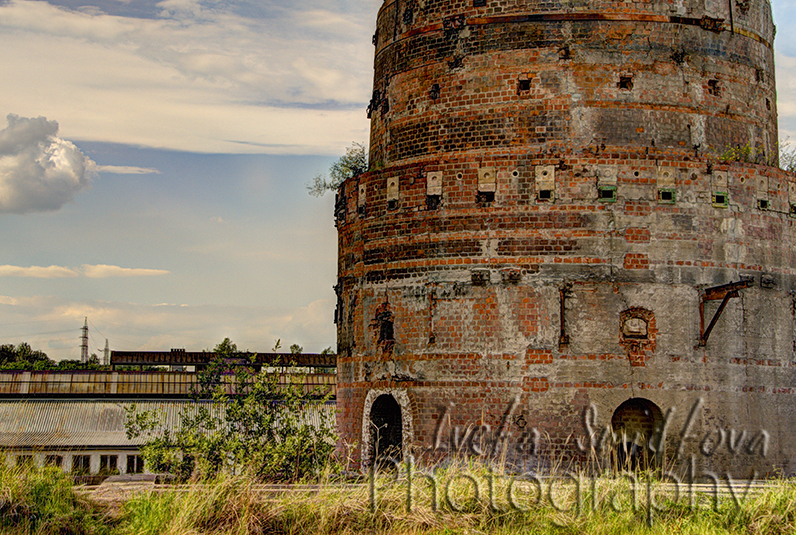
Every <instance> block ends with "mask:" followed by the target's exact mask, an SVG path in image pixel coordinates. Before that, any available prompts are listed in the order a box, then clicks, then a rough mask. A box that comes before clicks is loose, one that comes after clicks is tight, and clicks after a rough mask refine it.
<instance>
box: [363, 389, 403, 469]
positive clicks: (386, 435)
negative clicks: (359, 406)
mask: <svg viewBox="0 0 796 535" xmlns="http://www.w3.org/2000/svg"><path fill="white" fill-rule="evenodd" d="M370 437H371V441H370V443H371V448H372V449H371V457H370V458H371V459H373V461H374V463H384V462H385V461H386V460H387V459H395V460H401V453H402V451H403V424H402V419H401V406H400V405H399V404H398V402H397V401H396V400H395V398H394V397H393V396H392V395H390V394H382V395H380V396H379V397H377V398H376V400H375V401H374V402H373V405H372V406H371V408H370Z"/></svg>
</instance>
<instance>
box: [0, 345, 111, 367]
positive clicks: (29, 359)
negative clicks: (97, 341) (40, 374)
mask: <svg viewBox="0 0 796 535" xmlns="http://www.w3.org/2000/svg"><path fill="white" fill-rule="evenodd" d="M108 369H110V366H103V365H101V364H100V363H99V358H98V357H97V355H91V357H90V358H89V361H88V362H81V361H79V360H62V361H60V362H55V361H54V360H51V359H50V358H49V357H48V356H47V354H46V353H45V352H44V351H41V350H38V349H35V350H34V349H32V348H31V347H30V345H29V344H28V343H27V342H22V343H21V344H19V345H18V346H14V345H13V344H3V345H0V370H26V371H45V370H53V371H69V370H108Z"/></svg>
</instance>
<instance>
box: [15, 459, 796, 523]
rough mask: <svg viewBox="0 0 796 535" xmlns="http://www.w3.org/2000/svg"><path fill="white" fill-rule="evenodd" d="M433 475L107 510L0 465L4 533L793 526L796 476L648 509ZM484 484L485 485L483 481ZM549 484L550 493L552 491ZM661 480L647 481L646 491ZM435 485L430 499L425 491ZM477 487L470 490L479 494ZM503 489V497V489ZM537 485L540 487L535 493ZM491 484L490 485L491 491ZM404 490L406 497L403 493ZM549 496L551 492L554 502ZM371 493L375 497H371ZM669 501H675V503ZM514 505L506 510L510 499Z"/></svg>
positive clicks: (622, 490)
mask: <svg viewBox="0 0 796 535" xmlns="http://www.w3.org/2000/svg"><path fill="white" fill-rule="evenodd" d="M428 475H429V476H432V475H433V480H434V483H433V484H432V483H431V482H430V477H420V476H417V477H415V478H413V479H412V485H411V489H410V488H408V485H407V480H406V478H405V477H403V478H397V479H396V478H395V476H394V474H393V475H391V474H385V475H381V476H379V477H377V478H374V479H373V481H372V482H373V484H374V485H373V487H372V488H375V489H376V491H375V494H374V493H373V492H372V491H371V486H370V485H369V484H364V485H358V486H345V487H344V486H341V485H335V484H331V483H329V484H321V485H320V486H319V487H318V488H316V489H303V490H302V491H291V492H284V493H281V494H274V493H264V492H262V489H261V488H258V486H257V485H256V484H255V482H254V481H253V480H251V479H250V478H246V477H234V476H221V477H219V478H217V479H216V480H213V481H211V482H206V483H204V484H194V485H189V486H185V487H178V488H175V489H173V490H167V491H165V492H145V493H141V494H139V495H137V496H136V497H134V498H132V499H129V500H127V501H126V502H125V503H124V504H123V505H122V506H121V507H120V508H118V509H117V510H115V512H114V513H113V514H110V513H109V512H108V510H106V509H104V508H103V507H102V506H100V505H98V504H95V503H92V502H91V501H90V500H89V499H86V498H82V497H80V496H78V495H77V494H76V493H75V492H74V491H73V490H72V488H71V487H70V482H69V478H68V477H67V476H65V475H64V474H60V473H59V472H58V471H53V470H34V469H18V468H13V469H11V468H6V467H0V532H2V533H8V534H12V535H16V534H20V535H21V534H37V535H39V534H40V535H49V534H65V535H68V534H108V535H150V534H151V535H156V534H157V535H160V534H169V535H187V534H197V535H198V534H214V535H215V534H218V535H221V534H225V535H226V534H229V535H249V534H261V533H262V534H296V535H298V534H305V533H314V534H315V533H317V534H360V533H374V534H387V533H390V534H418V535H421V534H422V535H448V534H477V533H495V534H505V535H514V534H520V533H523V534H526V533H529V534H542V533H555V534H573V535H574V534H596V535H602V534H604V535H608V534H639V535H641V534H644V535H647V534H660V535H670V534H672V533H683V534H745V535H753V534H766V535H768V534H775V535H776V534H785V533H794V532H796V483H795V482H792V481H788V480H781V481H775V482H772V483H771V484H770V485H768V486H767V487H766V489H765V490H763V491H761V492H758V493H756V494H754V495H750V496H748V497H746V498H745V499H743V500H740V501H739V503H738V504H737V505H736V503H735V502H734V501H733V499H732V498H731V497H730V496H728V495H724V496H723V497H722V498H721V499H720V500H719V502H718V505H717V506H716V507H714V504H713V502H712V500H707V499H703V500H701V501H700V500H697V505H696V506H694V507H692V506H691V505H690V502H689V499H688V498H687V496H685V495H684V493H681V495H680V496H675V495H674V493H673V492H671V491H667V490H665V489H663V488H658V489H657V490H655V492H654V493H653V497H654V503H655V504H656V507H654V508H653V509H652V510H651V509H650V507H649V505H648V501H647V494H646V488H647V487H646V480H645V479H644V476H639V479H638V489H637V490H638V493H637V495H636V499H635V500H634V497H633V494H632V492H631V491H632V486H631V480H630V479H629V478H613V477H608V476H600V477H598V478H596V479H595V480H594V485H592V484H591V480H589V479H586V478H583V479H582V481H583V484H582V485H581V486H580V494H578V492H577V490H578V488H579V487H578V486H577V485H576V483H575V481H576V480H577V479H578V477H577V476H573V477H571V478H558V479H544V480H541V479H540V480H516V479H512V477H511V476H509V475H506V474H500V473H497V474H496V473H493V472H491V469H490V468H489V467H486V466H484V465H479V464H459V465H456V466H450V467H447V468H445V469H440V470H437V471H436V472H434V473H429V474H428ZM490 481H491V482H490ZM551 483H552V490H551ZM655 485H660V481H657V480H654V479H652V480H650V486H651V488H653V489H654V488H655V487H654V486H655ZM435 486H436V490H437V495H436V500H434V499H433V493H432V489H433V488H435ZM476 486H477V487H478V493H477V494H476V490H475V489H476ZM510 486H511V488H512V494H511V497H510V496H509V494H508V489H509V487H510ZM540 487H541V490H542V492H539V489H540ZM490 489H491V491H490ZM409 496H411V501H410V500H409ZM551 497H552V499H551ZM374 498H375V499H374ZM675 498H677V499H676V500H675ZM512 502H513V503H514V506H512V505H511V504H512Z"/></svg>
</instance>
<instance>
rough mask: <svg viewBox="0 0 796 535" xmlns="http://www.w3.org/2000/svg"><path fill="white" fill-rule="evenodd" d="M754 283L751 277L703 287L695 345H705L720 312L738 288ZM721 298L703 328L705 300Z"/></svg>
mask: <svg viewBox="0 0 796 535" xmlns="http://www.w3.org/2000/svg"><path fill="white" fill-rule="evenodd" d="M753 283H754V281H753V280H751V279H746V280H741V281H738V282H731V283H729V284H723V285H721V286H714V287H712V288H705V289H704V290H702V291H701V292H700V294H699V344H698V345H697V347H705V345H706V344H707V343H708V338H709V337H710V332H711V331H712V330H713V327H715V326H716V322H717V321H718V320H719V317H720V316H721V313H722V312H724V307H726V306H727V302H728V301H729V300H730V299H732V298H733V297H739V294H738V290H743V289H745V288H749V287H750V286H751V285H752V284H753ZM719 299H721V304H720V305H719V308H718V310H716V313H715V314H714V315H713V319H712V320H710V325H708V328H707V329H705V301H717V300H719Z"/></svg>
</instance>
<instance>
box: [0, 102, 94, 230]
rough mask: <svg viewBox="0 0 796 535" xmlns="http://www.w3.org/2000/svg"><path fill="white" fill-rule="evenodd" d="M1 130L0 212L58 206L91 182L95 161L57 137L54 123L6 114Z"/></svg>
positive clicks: (34, 210) (27, 210) (15, 211)
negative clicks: (5, 123) (5, 126)
mask: <svg viewBox="0 0 796 535" xmlns="http://www.w3.org/2000/svg"><path fill="white" fill-rule="evenodd" d="M7 121H8V127H7V128H5V129H4V130H0V212H7V213H17V214H24V213H27V212H44V211H51V210H57V209H59V208H60V207H61V206H63V205H64V204H65V203H67V202H68V201H70V200H72V198H73V197H74V196H75V194H76V193H78V192H79V191H80V190H82V189H85V188H87V187H88V186H89V185H90V184H91V176H92V175H93V174H94V172H95V171H94V168H95V164H94V162H93V161H91V159H90V158H88V157H86V156H85V155H84V154H83V153H82V152H80V149H78V148H77V147H76V146H75V145H74V144H72V143H70V142H69V141H66V140H63V139H61V138H59V137H58V136H57V134H58V123H57V122H55V121H48V120H47V119H46V118H45V117H37V118H35V119H27V118H24V117H19V116H17V115H14V114H10V115H8V117H7Z"/></svg>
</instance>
